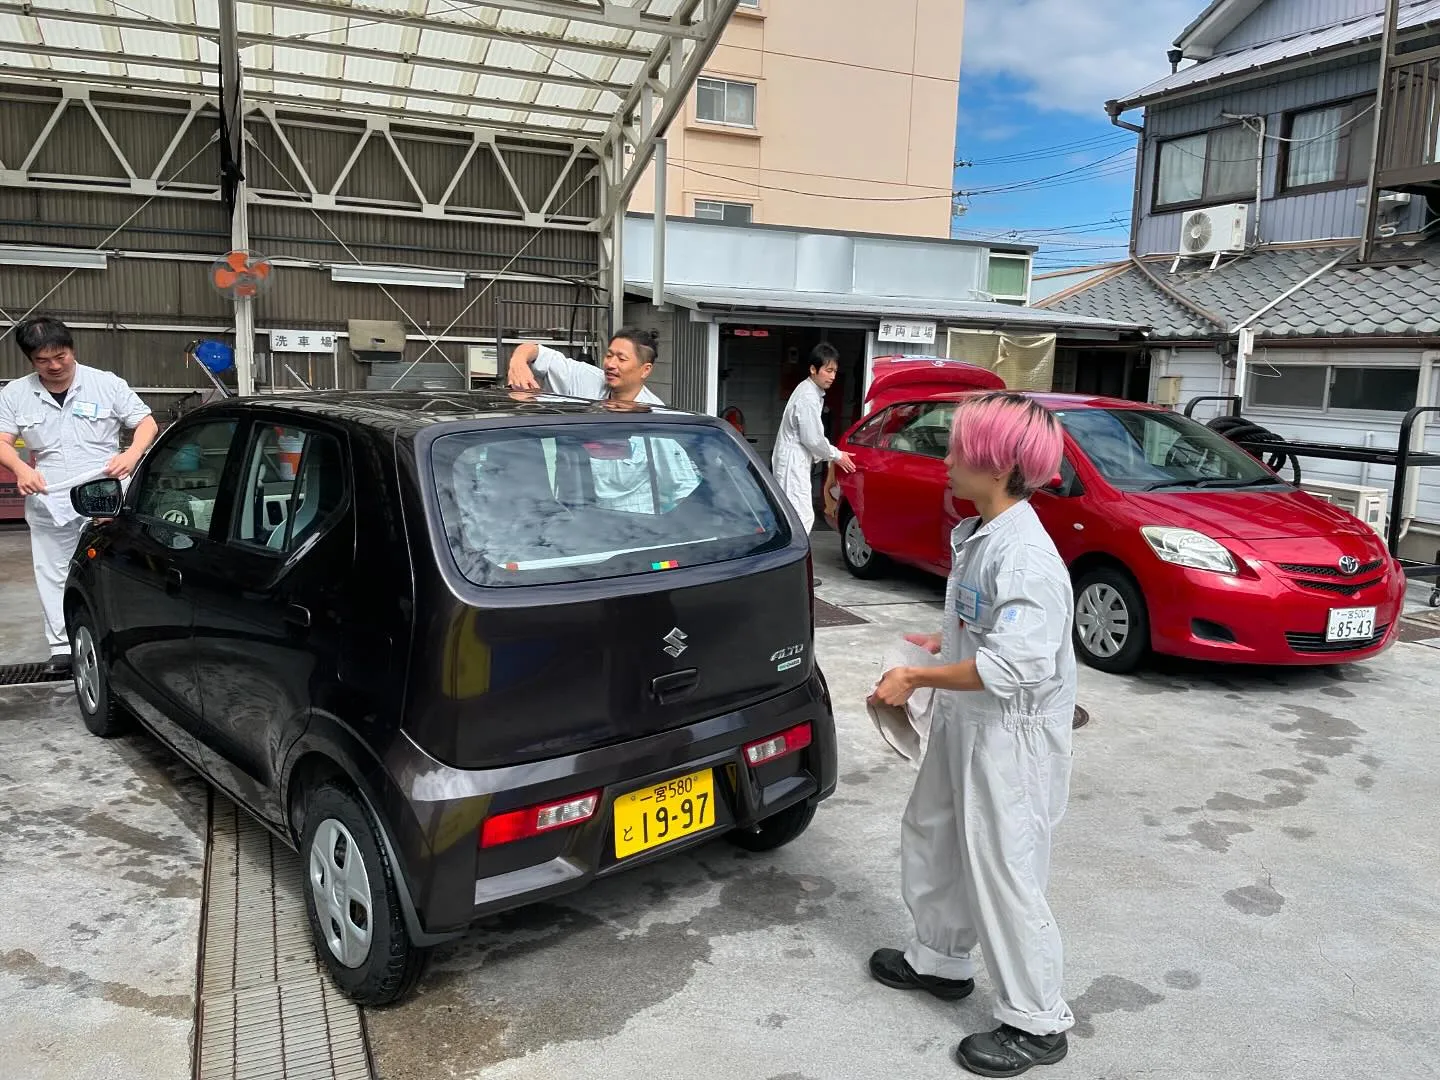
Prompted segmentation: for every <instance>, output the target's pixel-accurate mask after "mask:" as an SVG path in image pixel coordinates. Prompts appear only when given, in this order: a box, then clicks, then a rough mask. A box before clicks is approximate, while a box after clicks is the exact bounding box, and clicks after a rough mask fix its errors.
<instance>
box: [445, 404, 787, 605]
mask: <svg viewBox="0 0 1440 1080" xmlns="http://www.w3.org/2000/svg"><path fill="white" fill-rule="evenodd" d="M431 468H432V470H433V474H434V480H435V488H436V491H437V493H438V495H439V498H440V514H441V517H442V519H443V520H444V523H445V540H446V542H447V543H448V545H449V547H450V550H451V551H452V552H453V553H454V555H455V560H456V562H457V563H458V565H459V567H460V572H461V573H462V574H464V575H465V577H466V578H468V579H469V580H470V581H473V582H475V583H476V584H477V585H493V586H505V585H536V584H546V583H552V582H570V581H586V580H593V579H596V578H608V577H619V576H621V575H625V574H644V573H657V572H662V571H666V570H673V569H677V568H679V567H685V566H695V565H697V564H702V563H715V562H723V561H726V560H729V559H738V558H743V557H744V556H747V555H753V554H756V553H758V552H761V551H771V550H774V549H777V548H780V547H784V546H785V545H786V544H788V543H789V542H790V531H789V528H788V527H787V525H786V524H785V516H784V514H783V513H782V512H780V511H779V509H778V508H777V507H776V506H775V505H774V503H772V502H771V500H770V497H769V495H768V494H767V493H766V490H765V487H764V485H763V484H762V482H761V480H760V478H759V477H758V476H757V475H756V473H755V471H754V469H753V468H752V467H751V464H750V461H749V459H748V458H747V457H746V456H745V453H744V452H743V451H742V450H741V449H740V448H739V447H738V446H737V445H736V444H735V442H734V440H733V439H731V438H730V436H728V435H726V434H725V433H724V432H721V431H717V430H715V429H713V428H709V427H693V428H687V427H682V426H670V425H667V426H665V427H663V428H657V427H655V426H652V425H648V424H646V425H634V426H633V427H632V426H630V425H621V424H615V423H607V424H585V425H576V424H569V425H564V426H556V427H551V428H508V429H503V430H492V431H471V432H464V433H460V434H455V435H446V436H442V437H441V438H439V439H436V440H435V443H434V444H433V446H432V448H431Z"/></svg>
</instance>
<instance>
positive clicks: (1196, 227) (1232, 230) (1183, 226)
mask: <svg viewBox="0 0 1440 1080" xmlns="http://www.w3.org/2000/svg"><path fill="white" fill-rule="evenodd" d="M1249 223H1250V207H1249V206H1248V205H1246V204H1245V203H1230V204H1229V205H1227V206H1211V207H1207V208H1206V209H1204V210H1191V211H1190V212H1189V213H1188V214H1186V215H1185V216H1184V217H1182V218H1181V219H1180V256H1181V257H1182V258H1189V257H1192V256H1196V255H1214V256H1216V257H1217V258H1218V257H1219V256H1220V255H1224V254H1227V253H1231V252H1239V251H1244V250H1245V242H1246V237H1247V236H1248V235H1249Z"/></svg>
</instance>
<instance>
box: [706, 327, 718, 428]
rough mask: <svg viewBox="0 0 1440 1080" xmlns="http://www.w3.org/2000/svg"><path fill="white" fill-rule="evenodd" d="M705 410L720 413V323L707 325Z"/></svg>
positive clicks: (716, 414)
mask: <svg viewBox="0 0 1440 1080" xmlns="http://www.w3.org/2000/svg"><path fill="white" fill-rule="evenodd" d="M705 411H706V412H707V413H709V414H710V415H711V416H719V415H720V324H719V323H718V322H712V323H711V324H710V325H709V326H707V327H705Z"/></svg>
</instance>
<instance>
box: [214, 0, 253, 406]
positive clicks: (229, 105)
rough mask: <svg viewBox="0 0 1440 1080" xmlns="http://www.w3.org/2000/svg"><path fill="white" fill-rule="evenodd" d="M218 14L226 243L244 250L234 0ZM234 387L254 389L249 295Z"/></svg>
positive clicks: (245, 200) (243, 301) (246, 214)
mask: <svg viewBox="0 0 1440 1080" xmlns="http://www.w3.org/2000/svg"><path fill="white" fill-rule="evenodd" d="M219 15H220V95H219V96H220V111H221V114H222V115H223V116H224V117H225V119H226V122H227V129H226V133H227V134H228V136H229V144H230V146H229V149H230V155H231V159H232V160H233V162H234V164H235V168H236V169H238V170H239V180H238V182H237V183H236V185H235V207H234V209H233V210H232V211H231V213H230V247H231V249H232V250H234V251H244V250H246V249H248V248H249V247H250V205H249V204H250V198H249V191H248V188H249V185H248V184H247V183H246V179H245V102H244V94H243V87H244V80H243V76H242V74H241V70H240V43H239V37H238V36H237V33H236V26H235V0H220V10H219ZM222 182H223V181H222ZM235 389H236V392H237V393H238V394H240V396H242V397H245V396H248V395H251V394H254V393H255V301H254V300H253V299H252V298H250V297H237V298H236V299H235Z"/></svg>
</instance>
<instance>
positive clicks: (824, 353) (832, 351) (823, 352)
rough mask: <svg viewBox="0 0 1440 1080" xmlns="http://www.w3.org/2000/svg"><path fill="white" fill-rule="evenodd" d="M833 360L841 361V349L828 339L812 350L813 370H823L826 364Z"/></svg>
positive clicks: (811, 368)
mask: <svg viewBox="0 0 1440 1080" xmlns="http://www.w3.org/2000/svg"><path fill="white" fill-rule="evenodd" d="M832 361H833V362H834V363H836V364H839V363H840V350H839V349H837V348H835V346H834V345H831V344H830V343H829V342H828V341H822V342H820V344H819V345H816V346H815V348H813V349H811V350H810V370H811V371H823V370H825V365H826V364H828V363H830V362H832Z"/></svg>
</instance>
